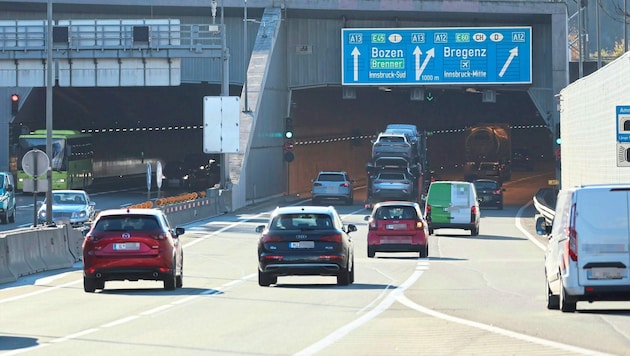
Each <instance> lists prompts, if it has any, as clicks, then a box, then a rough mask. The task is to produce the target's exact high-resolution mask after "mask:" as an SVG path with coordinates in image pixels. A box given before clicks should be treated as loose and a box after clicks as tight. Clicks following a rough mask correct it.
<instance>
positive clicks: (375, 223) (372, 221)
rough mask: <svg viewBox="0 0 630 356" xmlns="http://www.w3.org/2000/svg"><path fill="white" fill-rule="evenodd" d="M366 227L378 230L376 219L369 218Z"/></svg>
mask: <svg viewBox="0 0 630 356" xmlns="http://www.w3.org/2000/svg"><path fill="white" fill-rule="evenodd" d="M368 229H370V230H378V221H377V220H375V219H370V222H369V224H368Z"/></svg>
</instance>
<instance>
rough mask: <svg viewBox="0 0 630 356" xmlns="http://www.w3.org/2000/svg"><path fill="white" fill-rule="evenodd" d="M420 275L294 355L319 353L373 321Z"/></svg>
mask: <svg viewBox="0 0 630 356" xmlns="http://www.w3.org/2000/svg"><path fill="white" fill-rule="evenodd" d="M422 273H424V271H418V270H416V271H415V272H414V273H413V274H412V275H411V276H410V277H409V278H407V280H406V281H405V282H404V283H403V284H402V285H401V286H400V287H397V288H395V289H393V290H392V291H391V292H390V293H389V294H388V295H387V296H386V297H385V298H384V299H383V301H382V302H380V303H379V305H377V306H376V308H374V309H372V310H370V311H369V312H368V313H366V314H364V315H363V316H361V317H360V318H358V319H355V320H353V321H351V322H350V323H348V324H346V325H344V326H342V327H341V328H339V329H337V330H335V331H333V332H332V333H331V334H329V335H328V336H326V337H324V338H323V339H321V340H319V341H318V342H316V343H314V344H312V345H311V346H309V347H307V348H305V349H303V350H302V351H299V352H297V353H296V354H295V355H312V354H314V353H316V352H319V351H321V350H323V349H324V348H326V347H328V346H330V345H332V344H333V343H335V342H337V341H339V340H340V339H342V338H343V337H345V336H346V335H347V334H348V333H350V332H351V331H353V330H354V329H356V328H358V327H360V326H361V325H363V324H365V323H367V322H368V321H370V320H372V319H374V318H375V317H376V316H378V315H379V314H381V313H382V312H384V311H385V310H387V309H388V308H389V307H390V306H391V305H392V304H393V303H394V301H396V298H398V296H399V295H401V294H402V293H403V292H404V291H405V290H406V289H407V288H409V286H411V285H412V284H413V283H415V282H416V281H417V280H418V278H420V276H421V275H422Z"/></svg>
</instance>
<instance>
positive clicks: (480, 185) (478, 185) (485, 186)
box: [475, 182, 498, 189]
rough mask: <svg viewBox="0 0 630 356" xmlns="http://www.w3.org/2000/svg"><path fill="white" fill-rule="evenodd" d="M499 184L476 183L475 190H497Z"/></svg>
mask: <svg viewBox="0 0 630 356" xmlns="http://www.w3.org/2000/svg"><path fill="white" fill-rule="evenodd" d="M497 187H498V184H497V183H495V182H475V188H477V189H495V188H497Z"/></svg>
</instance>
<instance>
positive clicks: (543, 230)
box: [536, 216, 551, 236]
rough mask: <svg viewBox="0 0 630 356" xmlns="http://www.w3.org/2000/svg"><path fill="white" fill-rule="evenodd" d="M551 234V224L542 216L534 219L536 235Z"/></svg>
mask: <svg viewBox="0 0 630 356" xmlns="http://www.w3.org/2000/svg"><path fill="white" fill-rule="evenodd" d="M550 233H551V224H549V222H547V219H545V217H544V216H539V217H537V218H536V234H538V235H541V236H542V235H549V234H550Z"/></svg>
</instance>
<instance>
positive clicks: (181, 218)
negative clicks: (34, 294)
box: [0, 189, 231, 283]
mask: <svg viewBox="0 0 630 356" xmlns="http://www.w3.org/2000/svg"><path fill="white" fill-rule="evenodd" d="M230 201H231V192H230V191H229V190H219V189H209V190H208V191H207V195H206V197H205V198H203V199H196V200H193V201H188V202H183V203H179V204H173V205H169V206H166V207H162V208H160V209H161V210H163V211H164V212H165V213H166V216H167V217H168V219H169V222H170V223H171V226H172V227H175V226H179V225H183V224H189V223H191V222H194V221H198V220H203V219H208V218H211V217H213V216H217V215H221V214H225V213H227V212H229V209H230V208H229V206H230V205H229V202H230ZM83 238H84V237H83V233H82V230H81V229H74V228H72V227H71V226H70V225H59V226H56V227H46V226H38V227H34V228H25V229H18V230H12V231H7V232H6V233H3V234H0V283H8V282H13V281H15V280H17V278H19V277H22V276H26V275H29V274H33V273H37V272H42V271H47V270H53V269H60V268H69V267H72V265H73V264H74V263H75V262H78V261H80V260H81V259H82V257H83V256H82V244H83Z"/></svg>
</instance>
